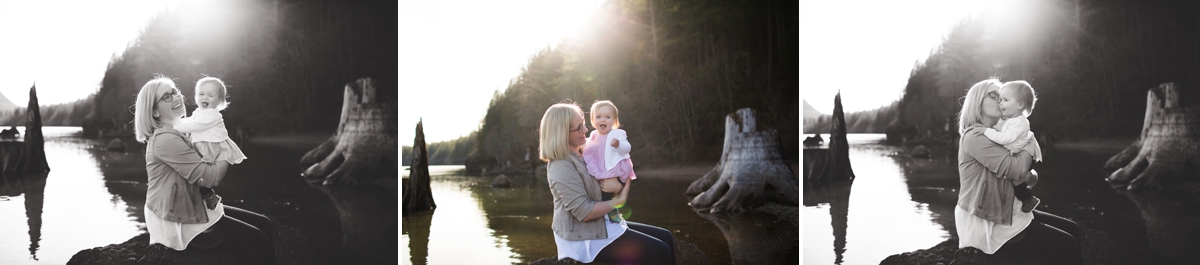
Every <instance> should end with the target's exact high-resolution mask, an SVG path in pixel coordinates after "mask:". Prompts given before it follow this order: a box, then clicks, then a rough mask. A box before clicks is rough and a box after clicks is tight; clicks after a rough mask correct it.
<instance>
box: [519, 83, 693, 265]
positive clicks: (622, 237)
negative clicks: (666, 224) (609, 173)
mask: <svg viewBox="0 0 1200 265" xmlns="http://www.w3.org/2000/svg"><path fill="white" fill-rule="evenodd" d="M538 132H539V135H538V136H539V137H538V142H539V143H538V152H539V153H540V156H541V159H542V160H543V161H546V162H548V163H549V164H548V165H547V166H546V173H547V178H548V182H549V183H550V193H551V194H553V195H554V220H553V222H552V223H551V228H552V229H553V230H554V243H555V244H556V245H557V246H558V258H559V259H563V258H571V259H574V260H577V261H579V262H584V263H591V262H593V261H602V262H607V263H635V264H675V253H674V249H675V238H674V237H673V236H672V235H671V232H670V231H667V230H666V229H662V228H659V227H655V226H651V225H646V224H640V223H635V222H628V221H625V220H624V219H621V220H620V222H613V221H610V220H608V218H601V217H604V216H605V214H606V213H608V212H610V211H612V210H613V209H616V208H619V207H620V206H621V205H622V204H625V199H626V198H628V195H629V187H630V186H632V184H633V181H630V182H628V183H626V184H625V185H624V186H623V187H621V186H620V185H621V184H620V183H619V182H615V181H610V182H609V183H613V185H614V186H606V187H601V185H600V182H599V181H596V180H595V179H594V178H592V177H591V176H589V175H588V173H587V166H586V165H585V164H584V163H583V156H582V153H581V147H582V146H583V145H584V143H586V139H585V138H584V136H585V135H587V127H585V126H584V122H583V111H582V110H580V109H579V105H575V104H566V103H560V104H555V105H553V106H550V108H549V109H546V114H545V115H543V116H542V123H541V127H540V129H539V130H538ZM601 190H603V191H604V192H617V191H620V194H619V195H617V196H615V198H613V199H612V200H607V201H601V200H600V191H601Z"/></svg>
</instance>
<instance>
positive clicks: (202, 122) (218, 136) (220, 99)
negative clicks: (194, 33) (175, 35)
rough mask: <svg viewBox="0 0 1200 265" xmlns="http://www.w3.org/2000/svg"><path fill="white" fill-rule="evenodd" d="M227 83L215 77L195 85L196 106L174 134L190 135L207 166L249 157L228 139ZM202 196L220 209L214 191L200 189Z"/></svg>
mask: <svg viewBox="0 0 1200 265" xmlns="http://www.w3.org/2000/svg"><path fill="white" fill-rule="evenodd" d="M226 97H227V96H226V89H225V83H224V82H221V79H217V78H215V77H205V78H201V79H200V80H199V81H196V98H195V100H196V106H199V108H197V109H196V111H193V112H192V116H191V117H187V118H183V120H181V121H180V123H179V124H177V125H175V130H178V131H179V132H182V133H190V134H191V136H190V137H191V139H192V144H193V145H195V146H196V150H197V151H199V152H200V156H201V158H200V160H201V161H203V162H206V163H213V162H217V161H226V162H229V164H230V165H236V164H240V163H242V160H243V159H246V155H245V154H242V149H240V148H238V146H237V144H235V143H233V141H232V140H230V139H229V131H226V130H225V120H224V119H223V118H222V117H221V110H224V109H225V107H227V106H229V102H227V101H225V99H226ZM200 195H201V197H203V198H204V204H205V205H206V206H208V208H209V209H213V208H215V207H216V206H217V203H218V202H220V201H221V196H217V194H216V192H214V191H213V190H212V189H211V188H200Z"/></svg>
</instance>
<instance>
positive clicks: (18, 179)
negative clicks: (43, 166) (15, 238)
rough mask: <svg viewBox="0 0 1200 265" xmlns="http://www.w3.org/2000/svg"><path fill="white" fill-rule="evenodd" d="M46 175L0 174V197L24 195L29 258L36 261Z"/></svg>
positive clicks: (40, 232)
mask: <svg viewBox="0 0 1200 265" xmlns="http://www.w3.org/2000/svg"><path fill="white" fill-rule="evenodd" d="M47 175H48V174H47V173H41V174H0V197H15V196H21V195H22V194H24V195H25V218H27V219H28V229H29V258H30V259H33V260H37V259H38V257H37V251H38V243H39V242H41V240H42V206H43V205H44V203H43V198H44V197H45V190H46V176H47Z"/></svg>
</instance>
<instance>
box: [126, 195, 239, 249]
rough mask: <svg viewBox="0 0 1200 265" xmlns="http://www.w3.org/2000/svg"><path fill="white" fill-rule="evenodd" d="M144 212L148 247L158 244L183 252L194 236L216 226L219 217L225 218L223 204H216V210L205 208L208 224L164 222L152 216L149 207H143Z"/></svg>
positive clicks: (154, 215)
mask: <svg viewBox="0 0 1200 265" xmlns="http://www.w3.org/2000/svg"><path fill="white" fill-rule="evenodd" d="M144 212H145V214H146V232H147V233H150V245H154V243H159V244H162V245H163V246H167V247H168V248H171V249H174V250H178V251H183V250H184V249H186V248H187V246H188V243H190V242H192V239H194V238H196V235H199V234H200V232H204V230H206V229H208V228H209V227H211V226H213V225H214V224H217V221H220V220H221V216H225V204H223V203H217V207H216V209H208V208H205V209H204V212H205V213H206V214H208V222H207V223H199V224H184V223H179V222H172V221H167V220H164V219H162V218H161V217H158V215H157V214H154V211H151V210H150V207H145V210H144Z"/></svg>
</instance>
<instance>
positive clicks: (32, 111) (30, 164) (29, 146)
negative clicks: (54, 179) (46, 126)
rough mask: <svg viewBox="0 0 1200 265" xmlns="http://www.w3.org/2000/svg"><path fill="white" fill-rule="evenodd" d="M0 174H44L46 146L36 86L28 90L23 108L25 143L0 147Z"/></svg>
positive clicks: (45, 170)
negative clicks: (25, 104) (26, 102)
mask: <svg viewBox="0 0 1200 265" xmlns="http://www.w3.org/2000/svg"><path fill="white" fill-rule="evenodd" d="M0 172H3V173H24V174H34V173H46V172H50V165H49V164H47V163H46V145H45V140H44V139H43V138H42V111H41V108H39V107H38V99H37V86H36V85H34V86H33V87H30V88H29V105H28V106H27V107H26V108H25V141H24V142H21V143H15V142H8V143H4V144H3V145H2V146H0Z"/></svg>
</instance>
